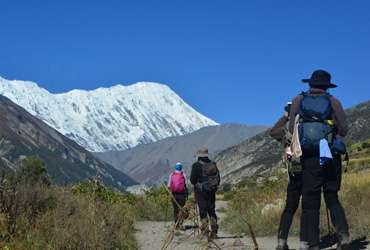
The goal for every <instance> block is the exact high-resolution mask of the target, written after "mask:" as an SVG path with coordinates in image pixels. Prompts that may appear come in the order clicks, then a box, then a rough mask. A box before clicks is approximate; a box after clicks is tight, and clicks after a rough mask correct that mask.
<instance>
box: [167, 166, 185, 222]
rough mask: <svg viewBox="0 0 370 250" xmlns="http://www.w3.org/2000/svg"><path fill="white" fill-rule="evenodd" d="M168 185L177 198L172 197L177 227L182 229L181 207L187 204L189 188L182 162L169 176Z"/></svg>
mask: <svg viewBox="0 0 370 250" xmlns="http://www.w3.org/2000/svg"><path fill="white" fill-rule="evenodd" d="M168 187H169V188H170V190H171V192H172V195H173V198H174V199H175V200H173V199H172V205H173V213H174V214H173V217H174V222H175V224H176V228H177V229H182V222H183V218H182V216H181V213H180V207H181V208H182V207H184V206H185V203H186V200H187V197H188V190H187V188H186V175H185V173H184V172H183V171H182V164H181V163H180V162H178V163H176V165H175V171H174V172H172V173H171V174H170V176H169V178H168ZM179 206H180V207H179Z"/></svg>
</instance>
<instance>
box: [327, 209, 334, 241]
mask: <svg viewBox="0 0 370 250" xmlns="http://www.w3.org/2000/svg"><path fill="white" fill-rule="evenodd" d="M326 219H327V222H328V234H329V235H333V230H332V227H331V223H330V214H329V208H328V207H326Z"/></svg>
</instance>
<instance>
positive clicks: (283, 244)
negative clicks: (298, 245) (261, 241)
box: [276, 239, 289, 250]
mask: <svg viewBox="0 0 370 250" xmlns="http://www.w3.org/2000/svg"><path fill="white" fill-rule="evenodd" d="M276 250H289V247H288V244H287V241H286V240H285V239H278V246H277V247H276Z"/></svg>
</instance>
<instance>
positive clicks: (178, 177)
mask: <svg viewBox="0 0 370 250" xmlns="http://www.w3.org/2000/svg"><path fill="white" fill-rule="evenodd" d="M170 190H171V192H173V193H183V192H185V177H184V175H183V173H181V172H174V173H173V174H172V175H171V180H170Z"/></svg>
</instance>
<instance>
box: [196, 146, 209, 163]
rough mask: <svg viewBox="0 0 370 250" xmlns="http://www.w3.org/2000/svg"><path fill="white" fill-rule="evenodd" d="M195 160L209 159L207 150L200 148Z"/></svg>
mask: <svg viewBox="0 0 370 250" xmlns="http://www.w3.org/2000/svg"><path fill="white" fill-rule="evenodd" d="M196 158H197V160H200V159H205V158H209V153H208V149H207V148H201V149H199V150H198V151H197V153H196Z"/></svg>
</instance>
